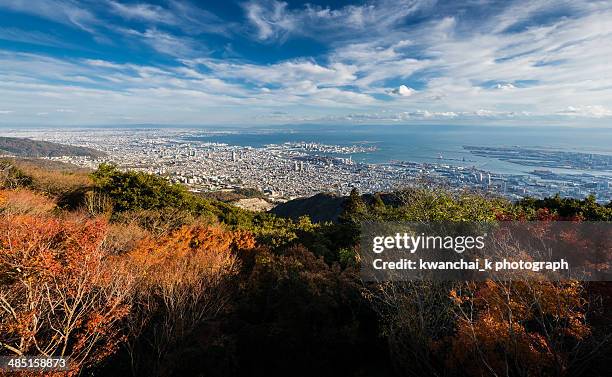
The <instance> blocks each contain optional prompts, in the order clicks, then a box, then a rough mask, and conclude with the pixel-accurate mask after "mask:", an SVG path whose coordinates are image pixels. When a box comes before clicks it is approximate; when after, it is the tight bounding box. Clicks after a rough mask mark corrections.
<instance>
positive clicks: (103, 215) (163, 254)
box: [0, 160, 612, 377]
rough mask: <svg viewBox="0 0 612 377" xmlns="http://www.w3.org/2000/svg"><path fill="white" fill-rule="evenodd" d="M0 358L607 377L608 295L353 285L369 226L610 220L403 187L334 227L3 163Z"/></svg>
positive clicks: (349, 205)
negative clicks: (362, 234) (369, 223)
mask: <svg viewBox="0 0 612 377" xmlns="http://www.w3.org/2000/svg"><path fill="white" fill-rule="evenodd" d="M0 187H1V188H0V302H1V304H0V354H2V355H19V354H39V353H41V352H42V351H44V352H45V353H46V354H49V355H65V356H70V357H71V360H72V366H71V368H72V370H71V372H70V373H69V374H70V375H76V374H78V373H80V374H81V375H95V376H129V375H135V376H197V375H206V376H253V375H266V376H276V375H279V376H280V375H282V376H374V375H375V376H405V375H409V376H430V375H431V376H475V377H476V376H488V375H504V376H525V375H530V376H581V375H582V376H606V375H607V372H608V371H609V368H608V365H609V364H608V362H609V361H610V355H612V348H611V336H610V334H612V319H611V318H610V315H609V313H610V310H612V285H611V284H609V283H589V284H587V283H581V282H578V281H561V282H537V283H534V282H504V281H487V282H437V283H434V282H428V281H420V282H394V283H389V282H387V283H384V282H383V283H364V282H362V281H361V280H360V279H359V273H358V269H359V258H358V257H357V254H356V247H357V242H358V238H359V232H360V230H359V229H360V223H361V222H362V221H364V220H406V221H431V220H450V221H465V220H474V221H482V220H490V221H494V220H500V219H506V220H507V219H532V220H534V219H538V220H541V221H557V220H567V219H572V220H574V221H580V220H594V221H602V220H604V221H609V220H610V219H612V205H608V206H601V205H598V204H597V203H595V201H594V200H593V199H592V198H587V199H585V200H582V201H577V200H564V199H561V198H551V199H547V200H524V201H522V202H520V203H510V202H508V201H506V200H504V199H499V198H490V197H483V196H481V195H479V194H475V193H469V192H462V193H450V192H447V191H444V190H432V189H421V188H407V189H405V190H401V191H397V192H394V193H388V194H386V195H385V196H383V197H384V200H383V197H381V195H373V196H371V197H367V198H366V200H364V198H363V197H362V196H361V195H360V194H359V193H358V192H356V191H354V192H353V193H351V195H350V196H349V197H347V198H344V199H343V203H342V210H341V213H340V215H339V216H338V218H337V221H336V222H333V223H332V222H313V221H311V219H310V218H308V217H300V218H297V219H288V218H284V217H281V216H278V215H274V214H269V213H254V212H249V211H246V210H242V209H239V208H236V207H233V206H231V205H229V204H226V203H223V202H220V201H216V200H214V199H212V198H204V197H201V196H197V195H194V194H192V193H190V192H189V191H187V190H186V189H185V187H183V186H180V185H175V184H171V183H169V182H168V181H167V180H165V179H164V178H162V177H158V176H154V175H148V174H144V173H137V172H122V171H120V170H118V169H117V168H116V167H115V166H112V165H101V166H100V167H99V169H97V170H96V171H94V172H92V173H87V172H83V171H79V170H69V169H62V170H53V169H51V168H50V169H49V170H44V169H41V168H40V167H35V166H33V165H32V164H27V163H23V162H20V161H15V160H6V161H3V162H2V163H1V164H0Z"/></svg>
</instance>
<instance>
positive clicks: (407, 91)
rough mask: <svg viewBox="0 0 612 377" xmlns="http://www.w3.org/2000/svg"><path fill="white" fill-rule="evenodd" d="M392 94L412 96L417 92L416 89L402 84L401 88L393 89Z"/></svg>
mask: <svg viewBox="0 0 612 377" xmlns="http://www.w3.org/2000/svg"><path fill="white" fill-rule="evenodd" d="M389 92H390V93H391V94H395V95H398V96H400V97H410V96H411V95H413V94H414V93H416V90H414V89H412V88H410V87H408V86H406V85H400V86H399V88H395V89H391V90H390V91H389Z"/></svg>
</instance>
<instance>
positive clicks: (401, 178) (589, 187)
mask: <svg viewBox="0 0 612 377" xmlns="http://www.w3.org/2000/svg"><path fill="white" fill-rule="evenodd" d="M13 134H14V136H19V137H29V138H32V139H38V140H46V141H52V142H57V143H62V144H68V145H74V146H83V147H90V148H94V149H97V150H100V151H102V152H105V153H106V154H107V156H106V157H103V158H95V159H94V158H91V157H79V156H63V157H54V158H52V159H54V160H60V161H65V162H69V163H72V164H75V165H78V166H82V167H88V168H96V167H97V166H98V165H99V164H100V163H103V162H112V163H115V164H116V165H118V166H119V167H120V168H122V169H131V170H137V171H144V172H148V173H154V174H159V175H162V176H166V177H168V179H169V180H171V181H173V182H180V183H183V184H185V185H187V186H189V188H190V190H192V191H219V190H221V191H223V190H234V189H237V188H255V189H258V190H260V191H261V192H263V193H264V194H265V196H266V199H268V200H269V201H271V202H282V201H286V200H290V199H293V198H297V197H305V196H311V195H314V194H316V193H319V192H336V193H338V194H344V195H345V194H347V193H348V192H350V190H351V189H352V188H357V189H358V190H359V191H360V192H364V193H368V192H380V191H382V192H384V191H390V190H393V189H397V188H401V187H405V186H409V185H412V184H420V185H422V184H432V185H440V184H443V185H445V186H446V187H450V188H453V189H462V188H471V189H477V190H482V191H487V192H491V193H494V194H498V195H502V196H505V197H507V198H510V199H520V198H522V197H525V196H531V197H536V198H541V197H544V196H551V195H555V194H557V193H558V194H560V195H561V196H564V197H575V198H584V197H585V196H587V195H590V194H594V195H595V196H596V198H597V200H598V201H600V202H607V201H610V200H612V190H611V188H612V177H611V176H610V175H596V174H588V173H584V172H581V173H576V174H568V173H559V172H554V171H553V170H547V169H548V168H549V167H554V165H551V163H550V161H549V162H548V165H547V166H546V169H542V168H539V169H538V168H535V167H534V170H533V172H531V174H515V175H510V174H499V173H492V172H488V171H485V170H479V169H477V168H475V167H470V166H461V164H460V163H458V164H448V163H446V162H445V161H440V162H439V163H416V162H409V161H390V162H387V163H380V164H366V163H362V162H355V161H354V160H353V157H354V156H355V155H358V154H360V153H368V152H371V151H373V150H374V147H372V146H362V145H352V146H340V145H325V144H319V143H310V142H298V143H284V144H274V145H266V146H264V147H261V148H254V147H245V146H235V145H227V144H220V143H211V142H206V141H202V140H205V138H202V137H201V136H202V135H205V134H210V133H206V132H204V131H201V130H177V129H131V130H127V129H116V128H112V129H83V130H74V129H72V130H31V131H16V132H13ZM468 149H469V148H468ZM502 152H503V153H504V154H505V155H504V157H507V155H508V154H509V153H510V151H508V150H507V149H504V150H503V151H502ZM472 153H478V154H480V155H483V154H485V153H490V154H491V158H496V157H497V158H499V157H500V156H499V155H500V153H501V152H500V151H499V150H486V149H482V148H480V149H474V151H473V152H472ZM521 153H522V154H524V153H523V152H521V151H519V154H521ZM573 155H575V157H573V156H572V155H569V157H567V156H564V157H563V159H564V161H563V164H564V165H563V166H559V167H565V168H567V167H568V163H570V164H571V161H569V162H568V161H567V160H568V158H569V159H570V160H571V159H575V160H576V164H578V165H579V164H580V163H584V161H583V160H585V155H587V154H581V153H574V154H573ZM587 156H588V155H587ZM586 160H588V157H586ZM581 161H582V162H581ZM519 163H520V162H519ZM604 163H605V162H604ZM598 164H601V161H598ZM570 167H571V166H570ZM607 168H608V169H612V163H611V164H610V165H608V166H607Z"/></svg>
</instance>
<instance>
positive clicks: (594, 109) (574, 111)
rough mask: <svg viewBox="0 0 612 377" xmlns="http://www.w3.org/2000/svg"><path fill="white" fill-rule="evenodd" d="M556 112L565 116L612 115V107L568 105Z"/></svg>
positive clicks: (602, 116) (591, 116)
mask: <svg viewBox="0 0 612 377" xmlns="http://www.w3.org/2000/svg"><path fill="white" fill-rule="evenodd" d="M558 114H561V115H567V116H581V117H589V118H604V117H612V109H610V108H607V107H605V106H599V105H597V106H568V107H567V108H566V109H565V110H562V111H559V112H558Z"/></svg>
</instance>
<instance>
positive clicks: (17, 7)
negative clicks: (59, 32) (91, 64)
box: [0, 0, 99, 32]
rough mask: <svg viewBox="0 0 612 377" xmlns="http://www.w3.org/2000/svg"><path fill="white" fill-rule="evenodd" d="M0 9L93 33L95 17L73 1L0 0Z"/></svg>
mask: <svg viewBox="0 0 612 377" xmlns="http://www.w3.org/2000/svg"><path fill="white" fill-rule="evenodd" d="M0 8H4V9H8V10H11V11H15V12H22V13H28V14H32V15H35V16H38V17H42V18H46V19H48V20H51V21H54V22H58V23H62V24H66V25H71V26H75V27H78V28H80V29H82V30H85V31H88V32H93V26H94V25H97V24H98V23H99V20H98V19H97V18H96V16H95V15H94V14H93V13H92V12H90V11H89V10H87V9H85V8H83V7H81V5H80V4H79V3H78V2H77V1H74V0H2V1H0Z"/></svg>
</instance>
